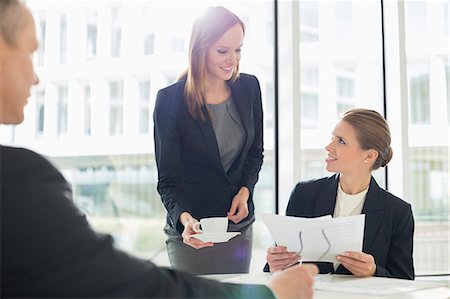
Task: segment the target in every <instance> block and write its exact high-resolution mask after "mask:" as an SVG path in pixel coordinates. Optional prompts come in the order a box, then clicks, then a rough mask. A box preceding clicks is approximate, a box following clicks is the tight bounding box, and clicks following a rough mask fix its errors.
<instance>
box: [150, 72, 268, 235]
mask: <svg viewBox="0 0 450 299" xmlns="http://www.w3.org/2000/svg"><path fill="white" fill-rule="evenodd" d="M228 84H229V87H230V89H231V94H232V97H233V99H234V101H235V103H236V107H237V110H238V111H239V115H240V117H241V121H242V124H243V126H244V128H245V132H246V136H245V137H246V138H245V144H244V148H243V150H242V152H241V154H240V156H238V158H237V159H236V161H234V163H233V164H232V165H231V167H230V169H229V170H228V172H227V173H226V172H225V170H224V168H223V166H222V161H221V158H220V153H219V148H218V145H217V140H216V136H215V133H214V129H213V126H212V123H211V120H210V119H209V117H208V113H207V111H206V108H205V107H204V110H203V112H204V113H205V115H206V117H207V119H206V121H202V120H196V119H194V118H193V117H192V116H191V115H190V114H189V112H188V110H187V108H186V105H185V103H184V100H183V90H184V85H185V81H184V80H182V81H178V82H176V83H174V84H172V85H170V86H168V87H166V88H164V89H161V90H160V91H159V92H158V95H157V97H156V104H155V110H154V114H153V117H154V126H155V127H154V133H155V134H154V138H155V156H156V162H157V167H158V192H159V194H160V195H161V199H162V201H163V203H164V206H165V207H166V209H167V211H168V216H167V222H168V224H169V225H170V226H171V227H174V228H175V227H176V228H177V229H178V231H179V232H182V229H183V228H182V226H181V224H180V223H179V221H178V220H179V217H180V214H181V213H183V212H185V211H187V212H189V213H190V214H191V215H192V216H193V217H195V218H197V219H201V218H203V217H208V216H226V215H227V212H228V211H229V209H230V207H231V201H232V199H233V197H234V195H236V193H237V192H238V191H239V189H240V188H241V187H242V186H246V187H247V188H248V189H249V190H250V193H251V194H253V189H254V186H255V184H256V182H257V181H258V174H259V171H260V169H261V165H262V162H263V129H262V128H263V115H262V103H261V90H260V86H259V82H258V80H257V78H256V77H255V76H252V75H248V74H240V76H239V78H238V79H237V80H236V81H235V82H234V83H228ZM248 208H249V215H248V217H247V218H246V219H244V220H243V221H245V220H248V219H251V218H252V217H253V214H254V206H253V200H252V195H250V198H249V200H248Z"/></svg>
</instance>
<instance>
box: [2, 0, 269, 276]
mask: <svg viewBox="0 0 450 299" xmlns="http://www.w3.org/2000/svg"><path fill="white" fill-rule="evenodd" d="M174 5H175V6H176V7H177V9H176V10H174V9H173V7H174ZM211 5H223V6H225V7H227V8H228V9H230V10H232V11H233V12H235V13H236V14H237V15H239V16H240V17H241V18H242V19H243V20H244V21H245V23H246V26H247V28H246V29H247V30H246V36H245V40H244V46H243V48H242V61H241V71H242V72H248V73H251V74H254V75H256V76H257V77H258V79H259V81H260V84H261V91H262V98H263V108H264V117H265V118H264V129H265V132H264V141H265V153H264V154H265V158H264V165H263V169H262V170H261V173H260V179H259V182H258V184H257V185H256V190H255V194H254V200H255V204H256V209H257V211H266V212H273V211H274V209H275V208H274V207H275V200H274V199H275V194H274V161H273V148H274V146H273V141H274V131H273V130H274V82H273V78H274V60H273V45H274V41H273V38H274V31H273V30H274V29H273V24H274V17H273V14H274V11H273V6H274V4H273V1H194V2H192V1H186V2H183V1H141V2H133V3H132V4H131V3H130V2H129V1H106V2H105V1H86V2H82V3H81V2H80V6H78V7H77V10H76V11H70V9H69V8H66V7H65V6H64V5H56V4H54V3H53V2H52V1H40V0H34V1H32V6H31V8H32V9H33V14H34V15H35V16H36V17H37V20H39V21H38V26H37V27H38V32H39V44H40V48H39V55H38V62H39V64H40V67H39V68H38V69H37V72H38V73H40V74H41V78H40V79H41V82H40V84H41V86H45V87H46V88H47V89H48V91H49V92H48V93H46V94H45V98H46V103H49V104H51V106H50V105H49V106H45V114H46V115H45V117H46V120H45V121H46V123H45V124H46V127H45V129H46V130H47V129H48V131H49V133H51V134H47V132H46V134H44V135H42V137H40V138H41V139H42V142H39V143H37V145H36V142H35V140H36V138H37V136H34V135H35V133H34V132H36V131H38V130H41V129H42V130H43V129H44V127H42V125H40V124H43V120H42V121H41V120H39V121H38V120H36V121H34V124H32V125H31V127H32V130H31V132H32V133H31V135H30V136H28V135H27V134H29V133H27V130H16V131H17V132H16V133H15V134H17V135H20V134H21V136H16V137H17V138H11V140H16V142H21V143H22V145H24V146H27V145H31V146H33V147H34V148H35V149H37V150H38V151H39V152H41V153H42V154H44V155H47V156H49V157H50V159H51V160H52V162H54V163H55V165H57V166H58V167H59V168H60V169H61V170H62V171H63V174H64V175H65V177H66V178H67V179H68V180H69V181H70V184H71V186H72V187H73V190H74V199H75V202H76V203H77V205H79V206H80V207H81V208H83V209H84V210H85V211H86V212H87V213H88V219H89V221H90V222H91V223H92V224H93V225H94V226H95V227H96V228H97V229H98V230H100V231H104V232H108V233H111V234H112V235H113V237H114V238H115V241H116V244H117V245H118V246H119V247H121V248H123V249H126V250H128V251H130V252H132V253H133V254H137V255H140V256H142V257H145V258H152V259H153V261H155V262H156V263H158V264H161V265H169V263H168V259H167V255H166V254H165V236H164V233H163V227H164V223H165V216H166V211H165V208H164V206H163V205H162V203H161V200H160V197H159V194H158V193H157V191H156V182H157V172H156V166H155V161H154V153H153V151H154V145H153V139H152V132H153V128H152V117H151V115H152V113H153V105H154V99H155V97H156V92H157V91H158V90H159V89H161V88H163V87H165V86H167V85H168V84H171V83H173V82H175V81H176V78H177V77H178V75H179V74H180V73H181V72H182V71H183V70H184V68H185V67H186V65H187V58H188V56H187V50H188V49H187V48H188V45H189V39H190V30H191V26H192V21H193V20H194V18H196V17H197V16H198V15H199V14H200V13H202V11H203V10H204V9H205V8H206V7H207V6H211ZM63 14H64V15H67V18H66V27H67V28H74V30H66V31H67V32H66V34H67V37H66V39H67V41H69V42H70V45H85V48H84V50H83V49H82V51H86V58H87V59H85V60H83V59H80V57H79V56H78V54H77V55H69V56H67V61H66V63H65V64H63V65H60V66H59V68H58V70H57V72H56V69H55V67H54V64H53V65H52V64H51V63H50V62H49V61H44V54H46V55H50V56H49V57H51V56H52V53H54V51H56V50H57V49H59V46H60V44H59V39H58V35H53V34H49V35H48V36H47V37H46V36H45V30H48V32H52V33H53V32H59V31H58V30H60V29H59V28H58V26H59V22H55V20H54V16H60V15H63ZM78 14H81V15H80V16H78ZM44 16H49V21H48V23H46V22H45V20H46V19H45V18H44ZM167 16H171V17H170V18H168V17H167ZM83 20H85V21H83ZM174 20H176V26H175V25H174ZM46 26H47V27H48V28H45V27H46ZM80 26H82V27H81V28H80ZM75 28H77V29H75ZM83 28H84V29H83ZM125 33H127V34H125ZM128 33H131V34H128ZM261 37H262V38H261ZM45 38H47V40H45ZM44 41H45V43H46V44H47V47H45V48H44ZM122 45H123V48H122ZM50 49H51V51H52V52H51V53H50V52H48V51H47V50H50ZM122 50H123V51H122ZM83 56H84V55H83ZM94 59H95V61H93V60H94ZM100 61H101V64H100V63H98V62H100ZM43 74H45V76H44V75H43ZM61 74H63V76H61ZM61 77H63V79H61ZM61 80H62V81H63V82H61ZM79 80H86V81H87V80H89V81H88V82H89V85H86V84H85V82H84V81H83V82H81V83H76V82H79ZM69 82H71V83H70V84H69ZM150 82H151V84H150ZM61 84H63V85H64V84H65V85H64V86H66V89H65V90H64V92H62V91H61V90H60V91H58V88H55V90H53V88H49V87H48V86H51V87H53V86H63V85H61ZM61 95H64V96H63V97H61ZM67 95H70V97H74V99H78V98H79V99H81V100H80V101H76V100H74V101H73V102H72V101H69V99H68V98H67ZM33 97H36V98H35V99H30V103H32V102H33V101H37V102H38V103H41V102H40V100H39V98H40V95H39V94H34V95H33ZM60 98H61V99H63V100H59V99H60ZM42 103H43V102H42ZM68 103H70V104H68ZM53 105H54V106H53ZM41 106H42V109H41V111H42V112H41V113H42V115H43V111H44V109H43V107H44V106H43V104H42V105H41ZM32 111H33V113H35V115H36V114H38V112H35V111H34V109H33V110H32ZM26 113H28V110H26ZM68 116H70V117H69V120H73V122H72V121H70V128H71V130H69V131H67V128H68V123H67V120H68ZM27 117H29V116H26V118H27ZM33 119H34V118H33ZM53 132H55V133H53ZM59 132H61V133H62V132H65V138H64V139H59V140H58V141H56V139H55V136H54V135H55V134H58V135H59V134H60V133H59ZM80 134H81V135H83V136H89V140H88V142H86V143H84V144H83V146H80V147H76V148H73V146H71V144H74V143H77V142H79V135H80ZM22 135H23V136H22ZM44 144H46V146H44ZM77 144H78V143H77ZM49 148H51V149H52V150H51V152H48V151H49ZM66 153H67V154H66ZM69 153H70V154H69ZM254 236H255V237H254V255H253V263H252V267H253V268H252V269H255V271H260V270H261V268H262V267H263V265H264V263H265V250H266V248H267V245H268V244H269V242H270V240H267V231H266V228H265V226H264V225H263V224H262V223H260V222H259V221H257V222H256V223H255V226H254Z"/></svg>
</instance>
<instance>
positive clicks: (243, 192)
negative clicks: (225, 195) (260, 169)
mask: <svg viewBox="0 0 450 299" xmlns="http://www.w3.org/2000/svg"><path fill="white" fill-rule="evenodd" d="M249 197H250V190H248V188H247V187H241V189H239V192H238V193H237V194H236V195H235V196H234V198H233V201H232V202H231V208H230V211H228V213H227V214H228V219H230V220H231V221H233V222H234V223H239V222H241V220H242V219H244V218H245V217H247V216H248V204H247V201H248V198H249Z"/></svg>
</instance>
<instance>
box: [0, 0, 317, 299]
mask: <svg viewBox="0 0 450 299" xmlns="http://www.w3.org/2000/svg"><path fill="white" fill-rule="evenodd" d="M37 44H38V43H37V39H36V33H35V26H34V21H33V17H32V15H31V13H30V11H29V10H28V9H27V8H26V7H25V5H24V4H22V3H20V2H19V1H18V0H0V124H19V123H21V122H22V121H23V118H24V113H23V109H24V106H25V105H26V103H27V99H28V97H29V95H30V87H31V86H32V85H35V84H37V83H38V81H39V80H38V77H37V76H36V74H35V73H34V70H33V64H32V55H33V53H34V52H35V51H36V49H37V46H38V45H37ZM0 167H1V173H0V204H1V243H0V244H1V260H0V264H1V276H0V280H1V289H0V295H1V297H2V298H7V297H21V298H36V297H45V298H51V297H59V298H67V297H72V298H86V297H89V298H94V297H126V298H133V297H146V298H275V297H277V298H279V299H284V298H312V293H313V289H312V285H313V281H314V279H313V275H315V274H316V273H317V268H316V267H315V266H310V267H306V266H303V267H302V266H296V267H292V268H289V269H287V270H285V271H281V272H280V273H279V274H277V275H275V276H274V277H273V278H272V280H271V281H270V283H269V286H268V287H266V286H258V285H238V284H224V283H220V282H216V281H212V280H207V279H203V278H199V277H195V276H192V275H189V274H186V273H182V272H177V271H174V270H170V269H164V268H159V267H157V266H156V265H154V264H152V263H151V262H147V261H144V260H141V259H138V258H136V257H133V256H130V255H128V254H126V253H125V252H123V251H120V250H118V249H116V248H115V247H114V245H113V241H112V238H111V237H110V236H109V235H102V234H97V233H96V232H94V231H93V230H92V228H91V227H90V226H89V224H88V222H87V221H86V218H85V216H84V214H83V213H82V212H80V210H79V209H78V208H77V207H76V206H75V205H74V203H73V201H72V192H71V189H70V186H69V184H68V183H67V182H66V180H65V179H64V178H63V176H62V175H61V173H60V172H59V171H58V170H57V169H56V168H54V167H53V166H52V165H51V164H50V163H49V161H47V160H46V159H45V158H44V157H42V156H40V155H38V154H37V153H34V152H32V151H29V150H26V149H22V148H12V147H6V146H1V145H0Z"/></svg>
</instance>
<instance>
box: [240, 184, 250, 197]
mask: <svg viewBox="0 0 450 299" xmlns="http://www.w3.org/2000/svg"><path fill="white" fill-rule="evenodd" d="M239 193H241V194H242V195H245V196H247V198H249V197H250V190H249V189H248V188H247V187H246V186H242V187H241V189H239Z"/></svg>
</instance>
